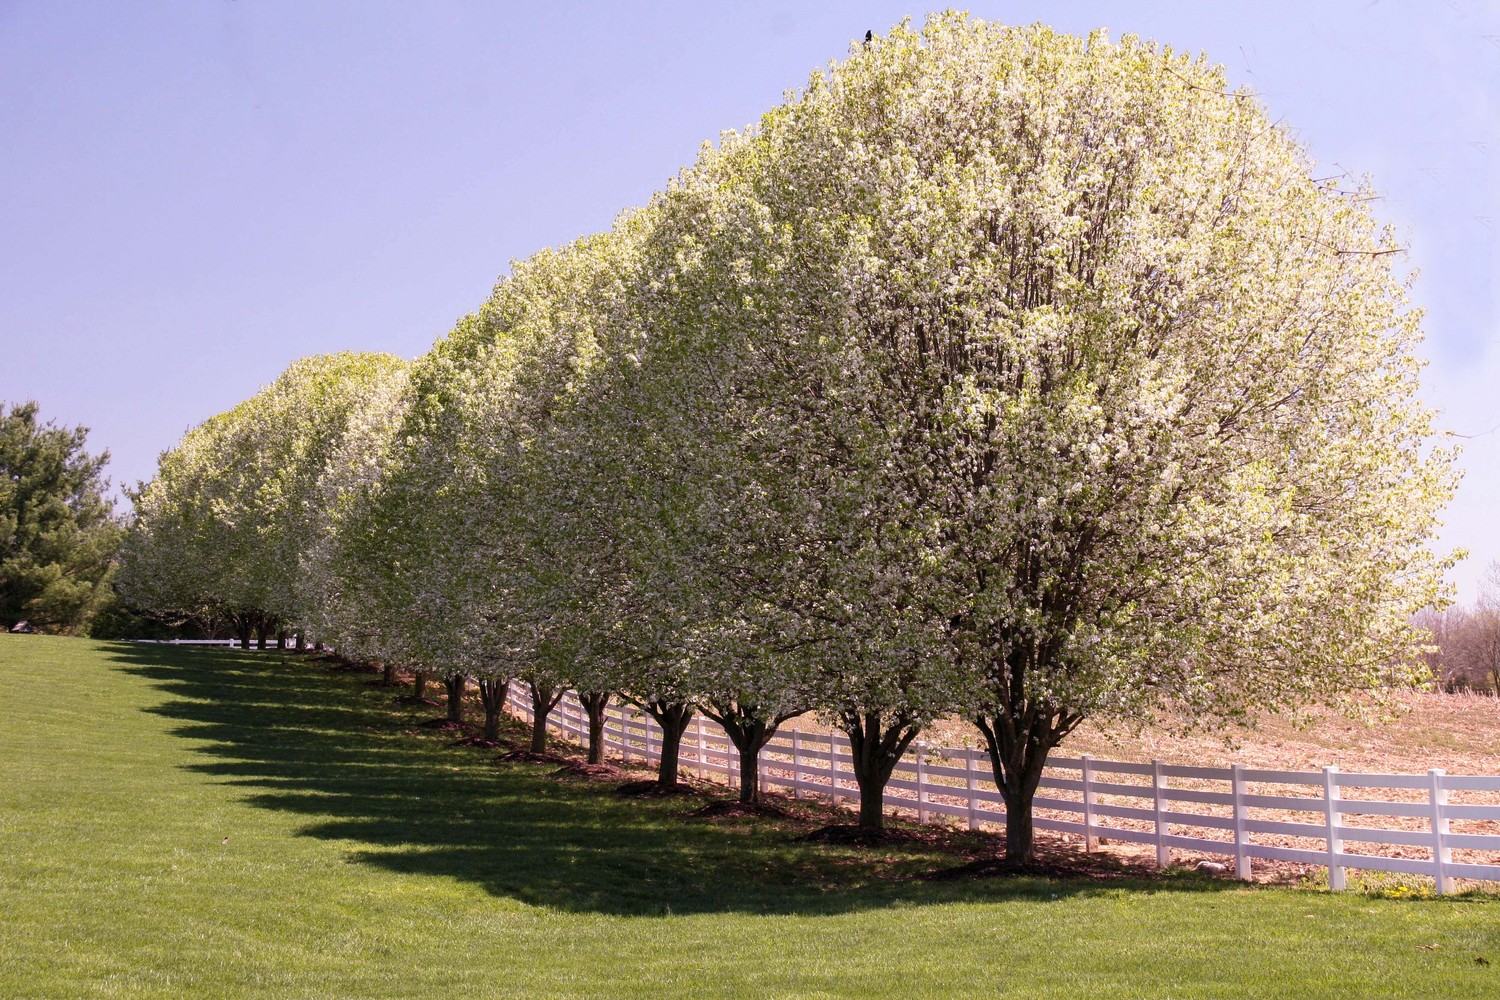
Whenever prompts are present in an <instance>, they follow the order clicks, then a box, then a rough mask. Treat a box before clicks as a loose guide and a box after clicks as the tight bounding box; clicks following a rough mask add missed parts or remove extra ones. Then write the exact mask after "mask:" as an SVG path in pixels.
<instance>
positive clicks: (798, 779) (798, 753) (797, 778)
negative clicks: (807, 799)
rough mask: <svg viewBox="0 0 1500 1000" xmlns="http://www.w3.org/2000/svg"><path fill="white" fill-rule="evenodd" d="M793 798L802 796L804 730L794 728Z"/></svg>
mask: <svg viewBox="0 0 1500 1000" xmlns="http://www.w3.org/2000/svg"><path fill="white" fill-rule="evenodd" d="M792 798H794V799H800V798H802V730H800V729H793V730H792Z"/></svg>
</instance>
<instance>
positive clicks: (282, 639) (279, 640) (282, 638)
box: [276, 629, 286, 650]
mask: <svg viewBox="0 0 1500 1000" xmlns="http://www.w3.org/2000/svg"><path fill="white" fill-rule="evenodd" d="M276 648H277V649H280V650H285V649H286V630H285V629H279V630H278V631H277V632H276Z"/></svg>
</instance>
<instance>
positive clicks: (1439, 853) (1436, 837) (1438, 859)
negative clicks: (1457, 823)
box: [1427, 767, 1453, 893]
mask: <svg viewBox="0 0 1500 1000" xmlns="http://www.w3.org/2000/svg"><path fill="white" fill-rule="evenodd" d="M1446 773H1447V772H1445V771H1444V770H1443V769H1442V768H1441V767H1434V768H1432V769H1431V770H1429V771H1428V772H1427V777H1428V779H1429V781H1430V782H1431V786H1430V789H1429V792H1428V796H1427V797H1428V802H1429V803H1430V804H1431V807H1432V863H1433V867H1434V868H1435V869H1436V871H1434V872H1433V875H1434V879H1433V881H1434V882H1435V884H1436V886H1437V891H1438V892H1439V893H1448V892H1452V891H1453V877H1452V876H1450V875H1449V874H1448V866H1449V865H1450V864H1452V863H1453V849H1452V848H1450V847H1448V846H1447V845H1446V844H1444V843H1443V835H1444V834H1446V833H1447V832H1448V817H1447V816H1445V815H1444V812H1445V811H1446V810H1444V809H1443V806H1445V805H1447V804H1448V789H1447V788H1445V787H1444V786H1443V778H1444V777H1445V775H1446Z"/></svg>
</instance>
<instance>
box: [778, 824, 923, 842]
mask: <svg viewBox="0 0 1500 1000" xmlns="http://www.w3.org/2000/svg"><path fill="white" fill-rule="evenodd" d="M797 840H798V842H799V843H807V844H834V845H836V846H838V847H890V846H891V845H893V844H910V843H917V842H922V843H923V844H924V846H925V843H926V842H925V841H922V838H919V837H913V836H912V835H911V834H909V833H907V832H906V831H905V830H867V829H865V828H864V827H862V826H857V825H855V824H853V823H834V824H832V825H830V826H820V827H818V828H817V829H816V830H814V831H812V832H811V833H805V834H803V835H802V836H800V837H798V838H797Z"/></svg>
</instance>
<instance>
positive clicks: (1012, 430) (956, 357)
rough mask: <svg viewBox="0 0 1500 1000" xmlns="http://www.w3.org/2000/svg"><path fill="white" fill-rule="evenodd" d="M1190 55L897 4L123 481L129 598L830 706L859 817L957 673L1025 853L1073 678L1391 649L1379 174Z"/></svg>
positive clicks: (1225, 698)
mask: <svg viewBox="0 0 1500 1000" xmlns="http://www.w3.org/2000/svg"><path fill="white" fill-rule="evenodd" d="M1312 173H1313V171H1312V165H1311V163H1310V161H1309V159H1308V158H1307V156H1306V155H1305V153H1304V152H1303V151H1302V150H1301V148H1300V147H1299V146H1298V145H1297V144H1296V142H1295V141H1294V140H1293V139H1292V137H1291V136H1290V134H1289V133H1288V132H1287V131H1286V130H1285V129H1283V128H1281V127H1279V126H1277V125H1275V124H1273V123H1272V122H1271V121H1269V120H1268V119H1267V116H1266V113H1265V111H1264V109H1262V108H1261V106H1260V105H1259V104H1258V103H1257V102H1256V101H1255V100H1253V99H1252V98H1250V97H1249V96H1248V95H1246V94H1236V93H1227V92H1226V89H1225V83H1224V79H1223V74H1222V72H1221V71H1220V69H1219V68H1217V67H1215V66H1212V65H1210V64H1208V63H1206V62H1205V61H1203V60H1201V59H1198V60H1195V59H1191V58H1188V57H1185V56H1182V55H1179V54H1175V53H1173V52H1171V51H1168V50H1163V49H1159V48H1156V47H1154V46H1152V45H1149V44H1146V43H1143V42H1141V41H1139V40H1137V39H1134V38H1125V39H1122V40H1120V41H1118V42H1112V41H1110V40H1109V39H1107V38H1106V37H1105V36H1104V35H1103V34H1095V35H1093V36H1090V37H1088V38H1086V39H1084V38H1077V37H1072V36H1068V35H1063V34H1058V33H1055V32H1053V31H1051V30H1049V29H1046V28H1043V27H1029V28H1007V27H1002V26H996V25H991V24H986V23H983V22H979V21H975V20H970V19H968V18H967V17H965V16H962V15H955V14H944V15H940V16H936V17H933V18H931V19H930V20H929V21H928V23H927V25H926V26H925V28H924V29H923V30H922V31H920V32H918V31H913V30H909V29H908V28H907V27H905V26H904V25H903V26H899V27H897V28H896V29H894V30H893V31H892V32H891V33H890V34H889V35H888V36H886V37H884V38H879V39H873V40H871V41H870V42H867V43H865V44H864V45H862V46H859V47H857V48H856V49H855V50H854V52H853V54H852V56H851V58H849V59H848V60H847V61H845V62H843V63H841V64H837V65H834V66H833V67H831V68H830V69H829V70H828V71H827V72H825V73H821V74H819V75H816V76H814V77H813V79H812V81H811V82H810V84H809V85H808V87H807V88H806V89H805V90H804V91H803V92H801V93H800V94H798V95H796V96H795V97H792V98H789V99H788V101H787V102H786V103H784V104H783V105H781V106H779V107H777V108H775V109H773V110H772V111H771V112H769V113H768V114H766V115H765V116H764V117H763V118H762V119H761V121H760V122H759V123H758V125H757V126H756V127H754V128H753V129H750V130H748V131H746V132H745V133H742V134H726V135H725V136H723V137H722V139H721V141H720V142H719V143H718V144H717V145H716V146H706V147H705V148H704V150H703V152H702V153H701V155H700V156H699V158H698V160H697V162H696V163H695V164H694V165H693V166H692V167H690V168H688V169H687V170H685V171H684V172H683V173H681V174H680V175H679V176H678V177H677V178H676V179H675V180H674V181H673V182H672V183H671V184H670V185H669V186H668V188H667V189H666V190H665V191H663V192H662V193H660V194H659V195H657V196H656V197H655V198H654V199H653V200H652V201H651V203H650V204H649V205H648V206H647V207H646V208H644V209H641V210H638V211H634V212H630V213H628V214H626V215H623V216H622V217H621V218H620V219H619V220H618V222H617V223H616V225H615V226H614V227H613V228H612V229H611V230H610V231H609V232H607V233H603V234H600V235H596V236H591V237H587V238H584V239H581V240H579V241H577V242H576V243H573V244H571V245H569V246H567V247H564V248H562V249H560V250H556V251H546V252H543V253H541V254H538V255H537V256H535V257H532V258H531V259H529V260H526V261H522V262H518V263H516V264H515V265H514V266H513V268H512V271H511V273H510V275H509V276H507V277H506V278H504V279H503V280H501V282H500V283H499V284H498V285H497V287H496V289H495V292H494V294H493V296H492V297H491V298H490V300H489V301H488V302H486V303H485V305H484V306H483V307H482V308H481V309H480V310H479V311H478V312H477V313H475V314H473V315H471V316H468V317H466V318H465V319H464V320H462V321H461V322H460V323H459V324H458V326H457V328H456V329H455V330H454V331H453V332H452V333H450V334H449V335H448V336H447V337H445V338H443V339H442V340H440V341H439V342H438V343H437V345H436V346H434V348H433V349H432V351H431V352H430V353H429V354H427V355H426V356H424V357H422V358H420V359H418V360H417V361H416V362H413V363H412V364H410V365H405V364H402V363H400V362H398V361H396V360H395V359H390V358H386V357H384V356H369V355H339V356H335V357H331V358H314V359H308V360H306V361H303V362H299V363H298V364H297V365H294V366H293V367H292V369H290V370H289V371H288V373H287V374H286V375H284V376H283V377H282V379H280V380H279V381H278V382H277V383H276V384H275V385H273V386H271V387H270V388H269V389H267V390H265V391H264V392H262V393H261V394H260V395H258V396H256V397H255V398H254V399H252V400H250V401H248V402H247V403H245V404H243V405H242V406H240V407H238V408H236V409H235V410H233V411H231V412H230V413H228V414H225V415H223V416H221V417H216V418H214V419H213V420H210V421H209V422H207V423H206V424H204V425H203V426H202V427H200V428H198V429H196V430H195V431H193V432H191V433H190V434H189V435H188V437H187V438H186V439H185V440H184V442H183V443H182V444H181V445H180V446H179V447H178V448H177V449H176V450H174V451H173V452H170V453H168V454H167V455H165V456H163V459H162V465H161V471H160V474H159V475H158V477H157V479H156V480H155V481H154V482H153V483H151V484H150V485H148V486H146V487H145V488H144V489H143V490H142V491H141V493H140V494H139V496H138V497H137V522H136V528H135V531H134V534H133V536H132V539H131V543H130V546H129V550H128V557H127V565H126V572H125V573H124V574H122V578H123V582H122V587H124V588H126V592H127V594H128V596H130V598H131V599H132V600H133V601H134V602H136V603H137V604H138V605H140V606H143V607H157V608H167V607H170V608H174V609H177V610H192V609H194V608H208V607H214V608H219V609H224V610H228V611H232V612H233V613H236V614H240V615H247V616H254V615H262V616H267V617H268V619H270V620H274V621H275V622H277V623H279V625H280V626H281V627H292V628H295V629H298V630H301V631H303V632H308V633H310V634H315V635H317V636H319V637H320V638H324V639H327V640H328V641H331V642H333V643H335V644H337V646H338V647H339V648H340V649H341V650H342V651H344V652H345V653H347V654H350V655H356V656H360V657H363V658H367V659H370V660H377V661H381V662H384V663H386V664H387V665H389V666H392V667H396V666H401V667H406V668H410V669H412V670H414V671H416V672H418V673H419V674H420V675H428V674H430V675H433V676H436V677H440V678H443V679H444V681H445V683H446V684H447V685H448V688H449V691H450V698H449V705H450V711H452V712H457V711H459V710H460V709H461V705H462V693H463V691H464V687H465V685H466V684H467V683H468V682H469V681H470V680H473V681H475V682H477V684H478V686H479V690H480V695H481V701H482V703H483V705H484V707H485V713H486V727H487V729H488V731H489V732H490V734H491V735H493V733H494V732H495V731H496V728H497V726H498V719H499V713H500V711H501V709H502V706H503V703H504V697H505V693H506V691H507V689H508V687H509V685H510V684H512V683H523V684H525V685H526V686H527V689H528V690H529V692H530V694H531V697H532V699H533V702H534V704H535V707H536V728H535V731H534V736H533V747H534V749H538V750H540V749H541V748H542V747H543V745H544V741H545V738H546V730H545V728H544V724H545V719H546V716H547V713H548V712H549V711H550V710H551V708H552V706H554V705H555V704H556V702H557V699H558V698H559V697H560V696H561V693H562V692H563V691H564V690H566V689H568V688H570V687H571V688H573V689H576V690H577V691H578V692H579V694H580V696H581V698H582V701H583V703H584V705H585V706H586V707H587V708H588V710H589V712H590V716H591V718H592V719H593V720H594V726H593V727H592V729H593V731H592V736H591V739H590V751H589V752H590V756H591V759H595V760H597V759H599V757H600V755H601V754H602V720H603V715H604V711H605V708H606V706H607V705H608V704H609V702H610V699H612V698H620V699H625V700H628V701H630V702H632V703H634V704H636V705H638V706H640V707H641V708H642V709H643V710H645V711H646V712H648V713H650V715H651V716H652V717H653V718H654V719H655V720H656V721H657V722H658V723H659V724H660V725H661V728H662V730H663V732H664V734H665V736H664V741H663V747H662V758H661V770H660V774H659V780H660V781H661V782H663V783H666V784H671V783H673V782H675V781H676V780H677V772H676V769H677V753H676V747H677V741H678V739H679V738H680V736H681V734H682V733H683V732H684V731H685V729H686V727H687V726H688V725H689V723H690V722H691V720H692V718H693V717H694V715H695V713H698V712H702V713H704V714H706V715H708V716H710V717H712V718H713V719H715V720H716V721H718V722H719V723H720V724H722V725H723V727H724V729H725V730H726V732H727V733H728V734H729V736H730V738H731V739H732V740H733V741H734V743H735V744H736V746H737V747H738V749H739V750H740V753H741V759H742V761H743V766H744V767H745V780H744V781H742V782H741V790H742V791H741V794H742V795H743V796H744V797H745V798H747V799H753V798H754V797H755V796H756V795H757V794H758V791H757V787H756V781H755V780H754V775H755V769H756V759H757V756H758V754H759V752H760V750H761V748H762V747H763V746H764V745H765V743H766V742H767V741H768V740H769V739H770V738H771V736H772V735H774V733H775V731H776V728H777V727H778V726H779V725H781V724H782V723H783V722H785V721H786V720H787V719H789V718H791V717H793V716H796V715H799V714H801V713H804V712H817V713H819V714H821V715H822V716H823V717H824V718H826V719H827V720H828V721H829V722H830V723H831V724H833V725H835V726H837V727H838V728H839V729H840V730H842V731H843V733H844V734H845V735H846V736H847V737H848V738H849V741H850V748H851V753H852V756H853V759H854V771H855V774H856V776H857V779H858V783H859V787H860V799H861V808H860V813H859V822H860V824H861V825H862V826H863V827H866V828H872V829H879V828H880V826H881V824H882V822H883V820H882V815H881V796H882V792H883V789H884V786H885V784H886V782H887V780H888V779H889V777H890V774H891V772H892V769H893V768H894V766H895V764H896V763H897V761H898V760H899V759H900V757H901V755H902V753H903V752H904V751H905V750H906V748H907V747H908V746H909V745H910V743H911V742H912V740H913V739H914V738H915V737H916V736H917V734H918V733H919V732H920V731H921V730H922V728H923V727H924V726H925V725H927V724H928V723H930V722H931V721H932V720H934V719H936V718H939V717H944V716H952V715H959V716H962V717H965V718H967V719H970V720H971V721H972V722H973V724H974V725H975V727H976V728H977V729H978V731H979V733H980V735H981V736H982V738H983V742H984V745H985V747H986V748H987V749H988V751H989V756H990V759H991V762H992V764H993V769H994V776H995V781H996V784H997V785H998V787H999V788H1000V790H1001V792H1002V794H1003V797H1004V800H1005V803H1006V810H1007V822H1008V832H1007V839H1006V851H1007V855H1008V856H1009V857H1011V858H1012V859H1016V860H1024V859H1026V858H1028V857H1029V856H1030V855H1031V852H1032V849H1033V848H1032V825H1031V804H1032V798H1033V794H1034V792H1035V790H1036V788H1037V785H1038V782H1039V780H1040V778H1041V775H1042V769H1043V767H1044V765H1045V762H1046V759H1047V755H1048V753H1049V752H1050V751H1051V750H1052V749H1053V748H1054V747H1056V746H1057V745H1058V743H1059V742H1060V741H1061V740H1063V739H1064V738H1065V737H1066V736H1067V734H1068V733H1069V732H1070V731H1071V730H1072V729H1073V728H1074V727H1075V726H1077V725H1078V723H1079V722H1080V721H1081V720H1083V719H1085V718H1096V719H1099V720H1101V721H1105V722H1116V723H1119V724H1124V725H1130V724H1138V723H1139V722H1141V721H1142V720H1144V719H1147V718H1149V717H1152V716H1153V715H1157V714H1159V713H1163V712H1168V713H1170V714H1171V717H1172V718H1173V719H1176V720H1188V724H1202V725H1214V724H1220V723H1223V722H1226V721H1232V720H1236V719H1242V718H1244V717H1245V716H1246V715H1247V714H1248V713H1250V712H1252V711H1255V710H1279V709H1286V708H1297V707H1300V706H1304V705H1307V704H1310V703H1314V702H1327V701H1336V700H1341V699H1346V698H1347V696H1349V695H1351V694H1353V693H1356V692H1362V691H1370V690H1374V689H1379V688H1381V687H1383V686H1387V685H1390V684H1392V683H1401V682H1405V681H1408V680H1410V679H1411V678H1413V677H1414V676H1416V674H1415V673H1414V670H1415V668H1416V666H1417V664H1418V662H1419V657H1418V653H1419V648H1420V647H1419V644H1420V640H1421V638H1422V636H1421V635H1420V633H1419V632H1418V631H1416V630H1414V629H1413V628H1412V627H1411V626H1410V624H1409V622H1410V619H1411V616H1412V614H1413V613H1414V612H1415V611H1416V610H1417V609H1419V608H1421V607H1423V606H1426V605H1429V604H1432V603H1434V602H1435V601H1438V600H1440V593H1441V590H1440V581H1441V577H1442V572H1443V570H1444V568H1445V566H1446V565H1447V563H1448V561H1449V560H1448V559H1446V558H1441V557H1438V556H1436V555H1434V554H1433V552H1432V550H1431V539H1432V535H1433V531H1434V527H1435V523H1436V522H1435V518H1436V515H1437V512H1438V511H1439V510H1440V508H1441V506H1442V504H1443V503H1444V502H1445V501H1446V499H1447V498H1448V497H1449V496H1450V495H1451V492H1452V489H1453V485H1454V476H1453V473H1452V471H1451V465H1452V456H1451V454H1449V453H1447V452H1445V451H1442V450H1440V449H1435V448H1433V447H1432V445H1431V430H1430V414H1429V413H1428V412H1427V411H1426V410H1424V409H1423V408H1422V406H1421V405H1420V404H1419V402H1418V400H1417V388H1418V384H1417V375H1418V371H1419V367H1420V366H1419V363H1418V360H1417V358H1416V355H1415V353H1414V352H1415V346H1416V344H1417V343H1418V341H1419V339H1420V330H1419V325H1418V324H1419V317H1418V315H1417V313H1416V312H1415V311H1413V310H1412V309H1410V308H1409V307H1408V305H1407V300H1406V290H1405V287H1404V284H1403V281H1402V280H1401V279H1400V278H1399V277H1398V276H1397V275H1395V274H1394V273H1393V271H1392V261H1393V260H1395V259H1396V257H1397V255H1396V254H1395V253H1394V251H1395V250H1396V249H1397V247H1396V245H1395V244H1394V242H1393V241H1392V238H1391V236H1390V234H1389V233H1388V232H1386V231H1385V230H1383V229H1381V228H1380V227H1379V226H1378V225H1377V224H1376V223H1375V221H1374V220H1372V218H1371V217H1370V215H1369V214H1368V212H1367V211H1366V209H1365V207H1364V206H1365V204H1366V203H1367V198H1366V197H1365V195H1366V194H1367V192H1365V191H1364V189H1362V188H1360V189H1356V190H1352V191H1351V190H1348V189H1345V188H1341V187H1340V186H1338V184H1336V183H1335V182H1332V181H1328V180H1319V179H1316V178H1314V177H1313V176H1312Z"/></svg>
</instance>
